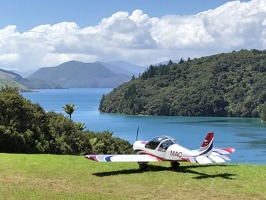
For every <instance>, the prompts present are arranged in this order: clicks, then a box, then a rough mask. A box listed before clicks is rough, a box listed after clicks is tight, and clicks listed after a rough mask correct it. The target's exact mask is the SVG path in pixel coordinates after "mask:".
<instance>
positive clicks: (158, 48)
mask: <svg viewBox="0 0 266 200" xmlns="http://www.w3.org/2000/svg"><path fill="white" fill-rule="evenodd" d="M265 48H266V1H265V0H252V1H249V2H240V1H232V2H228V3H226V4H224V5H222V6H220V7H218V8H216V9H213V10H207V11H204V12H201V13H198V14H196V15H189V16H178V15H171V16H170V15H169V16H163V17H161V18H153V17H150V16H148V15H147V14H145V13H143V11H141V10H135V11H133V12H132V13H128V12H124V11H120V12H117V13H114V14H113V15H112V16H110V17H108V18H104V19H102V20H101V22H99V24H98V25H97V26H90V27H85V28H80V27H79V26H78V24H77V23H75V22H62V23H58V24H54V25H49V24H44V25H39V26H37V27H34V28H33V29H31V30H29V31H26V32H23V33H20V32H19V31H18V30H17V29H16V26H14V25H10V26H7V27H5V28H3V29H0V66H1V68H6V69H8V68H9V69H17V70H21V71H24V70H27V69H32V68H39V67H44V66H55V65H58V64H60V63H62V62H65V61H69V60H79V61H83V62H95V61H98V60H99V61H113V60H125V61H128V62H131V63H135V64H141V65H149V64H153V63H158V62H161V61H165V60H169V59H172V60H178V59H180V58H181V57H183V58H186V57H190V58H194V57H199V56H205V55H210V54H215V53H220V52H229V51H232V50H239V49H265Z"/></svg>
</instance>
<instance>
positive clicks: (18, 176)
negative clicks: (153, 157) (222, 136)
mask: <svg viewBox="0 0 266 200" xmlns="http://www.w3.org/2000/svg"><path fill="white" fill-rule="evenodd" d="M0 160H1V162H0V199H161V198H163V199H266V191H265V183H266V166H252V165H219V166H199V165H190V164H186V163H182V165H181V167H180V169H179V170H178V171H173V170H171V169H170V168H168V166H169V163H164V162H162V163H156V164H152V165H151V167H150V169H149V170H148V171H146V172H142V171H140V170H139V169H138V165H137V164H136V163H96V162H93V161H89V160H86V159H85V158H83V157H82V156H60V155H24V154H21V155H19V154H0Z"/></svg>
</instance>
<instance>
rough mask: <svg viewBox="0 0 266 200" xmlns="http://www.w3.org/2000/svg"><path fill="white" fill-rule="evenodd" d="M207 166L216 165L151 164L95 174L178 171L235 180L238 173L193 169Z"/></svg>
mask: <svg viewBox="0 0 266 200" xmlns="http://www.w3.org/2000/svg"><path fill="white" fill-rule="evenodd" d="M227 166H228V165H216V166H215V167H227ZM205 167H214V166H213V165H192V166H179V167H178V168H177V169H173V168H171V167H164V166H156V165H149V167H148V169H147V170H141V169H125V170H118V171H109V172H97V173H93V175H95V176H99V177H105V176H114V175H121V174H141V173H147V172H159V171H171V172H177V173H187V174H195V175H196V176H195V177H194V179H207V178H223V179H228V180H235V176H236V174H231V173H219V174H206V173H203V172H198V171H195V170H193V169H196V168H205Z"/></svg>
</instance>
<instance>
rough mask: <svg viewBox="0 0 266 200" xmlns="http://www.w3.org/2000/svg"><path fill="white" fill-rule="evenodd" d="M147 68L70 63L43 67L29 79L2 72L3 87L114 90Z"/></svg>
mask: <svg viewBox="0 0 266 200" xmlns="http://www.w3.org/2000/svg"><path fill="white" fill-rule="evenodd" d="M144 70H145V68H144V67H141V66H138V65H133V64H130V63H127V62H124V61H114V62H95V63H83V62H78V61H68V62H65V63H62V64H60V65H58V66H54V67H43V68H40V69H38V70H37V71H36V72H33V73H32V74H30V75H29V76H27V77H26V78H23V77H22V76H21V75H19V74H18V73H15V72H12V71H7V70H3V69H0V86H5V85H9V86H14V87H18V88H19V89H20V90H25V91H27V90H30V89H52V88H92V87H108V88H114V87H117V86H119V85H121V84H122V83H125V82H127V81H129V80H130V79H131V78H132V76H133V75H134V76H139V75H140V74H141V73H143V72H144Z"/></svg>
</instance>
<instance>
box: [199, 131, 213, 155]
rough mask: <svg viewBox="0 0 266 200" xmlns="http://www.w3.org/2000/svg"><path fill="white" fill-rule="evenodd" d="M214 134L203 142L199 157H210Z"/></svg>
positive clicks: (209, 134)
mask: <svg viewBox="0 0 266 200" xmlns="http://www.w3.org/2000/svg"><path fill="white" fill-rule="evenodd" d="M213 139H214V133H213V132H210V133H208V134H207V135H206V137H205V139H204V140H203V142H202V144H201V147H200V148H199V155H209V154H210V153H211V150H212V146H213Z"/></svg>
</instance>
